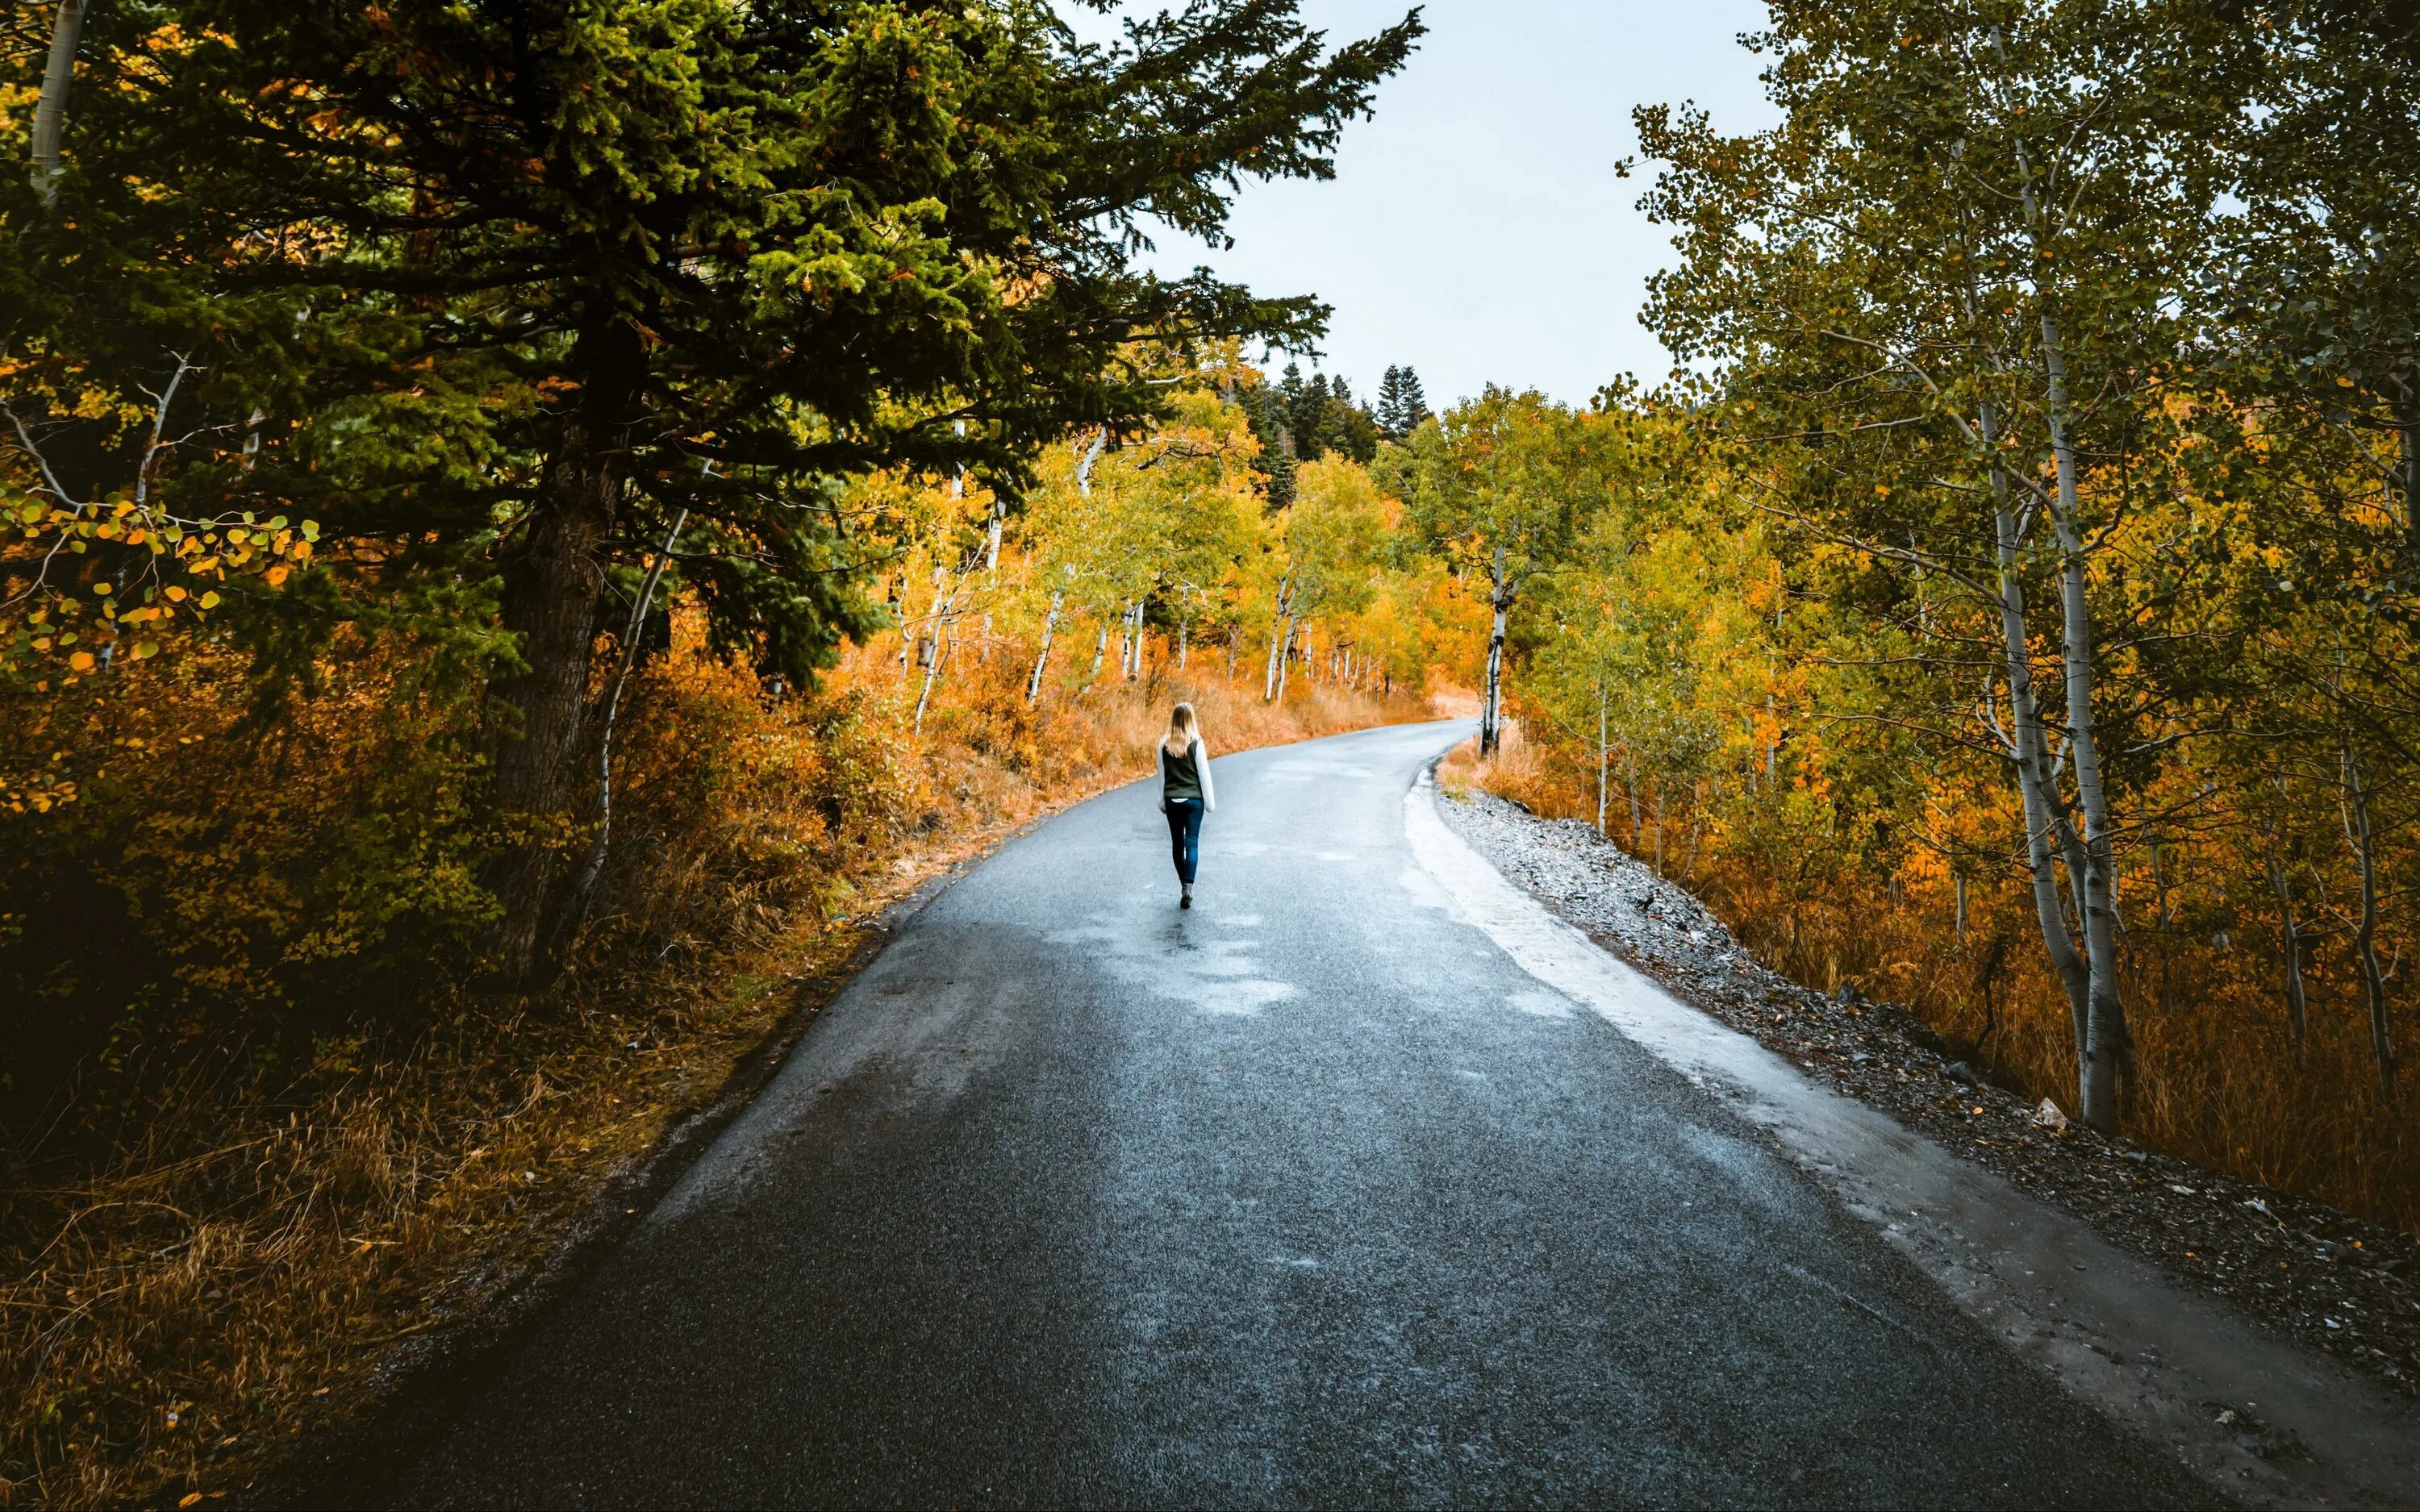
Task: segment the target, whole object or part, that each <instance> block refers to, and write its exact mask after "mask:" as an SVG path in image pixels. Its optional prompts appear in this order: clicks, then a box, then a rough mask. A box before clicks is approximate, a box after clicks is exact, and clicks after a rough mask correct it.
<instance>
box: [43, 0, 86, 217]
mask: <svg viewBox="0 0 2420 1512" xmlns="http://www.w3.org/2000/svg"><path fill="white" fill-rule="evenodd" d="M84 8H85V0H59V14H58V20H57V22H56V23H55V24H54V26H53V27H52V28H51V55H50V60H49V61H48V63H46V64H45V65H44V67H43V69H42V92H41V95H40V96H39V98H38V99H37V100H35V102H34V143H33V147H34V150H33V162H34V192H35V193H37V194H39V195H40V196H41V200H42V205H43V207H44V208H49V207H50V206H52V205H54V204H55V203H56V202H57V200H58V197H59V176H60V175H61V174H63V173H65V172H66V171H67V164H66V162H65V160H64V158H63V156H62V148H61V146H60V143H61V140H62V138H63V137H64V136H65V134H66V131H67V121H68V90H69V89H70V87H72V86H73V85H74V84H75V55H76V47H77V44H78V43H79V42H80V41H81V40H82V39H83V37H84Z"/></svg>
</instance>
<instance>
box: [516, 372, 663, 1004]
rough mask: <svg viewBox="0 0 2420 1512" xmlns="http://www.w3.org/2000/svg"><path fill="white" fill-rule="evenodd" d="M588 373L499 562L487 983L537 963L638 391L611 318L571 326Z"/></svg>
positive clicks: (538, 969)
mask: <svg viewBox="0 0 2420 1512" xmlns="http://www.w3.org/2000/svg"><path fill="white" fill-rule="evenodd" d="M581 346H582V347H583V348H585V349H587V350H588V352H589V353H590V354H591V361H589V362H587V363H582V364H581V365H582V366H583V367H585V368H586V369H587V371H588V373H589V375H590V377H589V379H588V382H587V383H586V384H585V385H583V392H582V397H581V401H580V408H579V410H578V412H577V413H576V414H575V415H574V416H573V417H572V420H571V423H570V424H569V425H568V426H567V427H566V432H565V435H564V438H563V441H562V444H561V445H560V446H559V447H558V449H557V450H556V452H555V455H553V456H552V457H551V459H550V460H549V461H548V464H547V468H546V471H545V473H544V474H543V476H542V477H541V479H540V482H539V485H538V491H537V496H536V498H535V500H533V501H532V503H531V507H530V516H529V521H528V525H527V527H526V533H525V534H524V536H523V538H522V540H521V543H520V550H519V551H518V552H517V553H516V554H515V555H514V556H512V557H511V558H510V559H508V561H507V562H506V563H505V567H504V628H505V629H506V630H509V631H511V632H512V633H513V634H514V635H515V636H517V637H518V638H519V640H520V654H521V660H522V662H523V663H525V665H526V670H525V671H522V672H520V674H518V675H516V676H513V677H508V678H504V679H502V680H500V681H499V682H498V683H497V684H496V685H495V687H493V689H492V690H491V691H492V694H493V696H494V698H495V699H496V701H497V702H501V703H503V704H504V706H505V707H507V708H509V709H511V710H512V711H513V714H514V715H515V716H517V718H516V720H515V721H514V723H513V725H512V727H511V728H509V729H507V730H506V731H505V733H504V739H503V740H502V741H500V742H499V744H498V748H497V751H496V765H495V772H494V775H493V776H492V778H491V779H489V788H488V795H489V801H490V802H491V803H492V804H493V805H494V807H495V809H496V810H497V812H498V814H499V815H500V816H501V817H503V818H504V819H505V820H506V821H507V823H509V824H513V825H517V826H518V827H520V830H521V834H520V838H519V840H518V842H517V843H516V844H514V845H513V847H512V848H511V849H509V850H507V851H505V852H504V854H502V855H500V856H498V857H497V858H496V860H495V861H494V863H493V864H492V865H491V866H490V868H489V874H488V879H487V880H488V883H489V887H491V888H493V889H494V891H495V894H496V901H497V902H498V903H501V904H502V905H503V907H504V915H503V917H502V918H499V919H497V921H496V923H495V924H494V925H493V926H492V928H491V929H490V931H489V937H488V940H487V946H488V954H489V964H490V965H491V966H492V968H493V970H494V972H495V975H496V978H497V980H499V982H500V983H501V984H503V985H505V986H508V987H525V986H528V985H530V984H531V983H532V982H533V981H534V980H536V979H537V978H539V977H540V976H541V975H542V973H543V968H544V963H542V962H540V961H539V960H538V958H537V956H538V951H537V942H538V940H539V938H540V937H541V934H542V931H543V927H544V925H545V922H546V915H547V905H548V903H549V900H550V898H551V894H552V892H553V891H554V879H555V875H556V872H558V870H559V868H560V863H561V861H562V858H563V847H562V844H561V841H562V837H561V836H560V835H559V834H557V833H555V830H556V829H557V828H558V827H559V823H560V821H561V820H562V819H563V818H564V816H565V810H566V806H567V804H568V802H569V799H570V796H571V787H572V780H573V779H574V777H575V776H576V775H577V773H578V768H579V763H580V736H581V726H582V722H583V718H584V716H585V714H586V712H587V702H588V672H589V665H588V663H589V656H590V655H591V652H592V649H593V647H594V646H595V643H596V640H597V600H598V597H599V594H600V592H601V590H602V589H603V587H604V579H605V562H606V553H607V551H608V549H609V548H610V545H611V542H612V539H613V525H614V517H615V515H616V514H617V512H618V507H619V504H620V501H621V489H622V460H623V454H624V451H625V448H626V446H627V444H628V429H629V424H630V420H631V409H632V406H633V404H634V401H635V399H636V396H637V392H638V372H639V363H640V351H639V344H638V336H637V333H636V332H633V331H632V330H630V328H629V327H628V325H624V324H617V325H615V326H613V327H611V328H608V329H606V330H604V331H600V332H590V333H589V334H587V335H585V336H583V337H582V341H581Z"/></svg>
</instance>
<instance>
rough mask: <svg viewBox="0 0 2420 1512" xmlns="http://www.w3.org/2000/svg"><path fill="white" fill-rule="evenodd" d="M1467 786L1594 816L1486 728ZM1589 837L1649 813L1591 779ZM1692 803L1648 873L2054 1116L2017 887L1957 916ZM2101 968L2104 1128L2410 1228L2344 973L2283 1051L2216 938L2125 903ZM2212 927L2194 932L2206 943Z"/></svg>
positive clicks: (1677, 815) (2406, 1112)
mask: <svg viewBox="0 0 2420 1512" xmlns="http://www.w3.org/2000/svg"><path fill="white" fill-rule="evenodd" d="M1471 780H1475V781H1476V782H1477V783H1478V784H1479V785H1481V786H1482V787H1484V788H1486V789H1487V790H1488V791H1490V792H1494V793H1497V794H1500V795H1504V796H1506V797H1511V798H1515V799H1517V800H1519V801H1520V802H1522V803H1524V804H1526V805H1527V806H1528V807H1529V808H1530V809H1531V810H1535V811H1536V812H1538V813H1541V814H1544V815H1547V816H1549V817H1553V818H1560V819H1577V820H1581V821H1583V822H1587V823H1590V824H1593V823H1594V822H1595V819H1596V812H1597V808H1596V773H1595V769H1594V767H1593V765H1592V764H1590V762H1589V760H1588V759H1587V757H1586V755H1585V754H1584V753H1581V752H1579V751H1577V750H1576V749H1573V748H1560V747H1557V746H1554V745H1551V744H1548V743H1544V742H1539V741H1535V740H1529V739H1525V738H1524V737H1523V735H1522V733H1521V732H1520V730H1519V728H1518V727H1517V726H1516V727H1514V728H1513V729H1512V730H1511V731H1510V732H1508V736H1507V738H1506V740H1505V742H1504V744H1503V748H1502V750H1501V752H1500V753H1499V755H1498V757H1497V759H1496V760H1494V761H1492V762H1490V763H1487V764H1484V765H1483V766H1478V767H1475V768H1473V771H1472V777H1471ZM1610 789H1611V791H1610V802H1609V803H1608V804H1607V825H1606V828H1607V831H1608V834H1609V835H1610V837H1611V838H1612V839H1614V840H1616V841H1620V842H1621V843H1622V844H1623V845H1624V846H1625V847H1626V848H1628V849H1629V850H1631V852H1632V854H1634V855H1636V856H1639V858H1640V859H1642V860H1643V859H1648V858H1649V857H1651V856H1652V855H1654V854H1655V847H1656V842H1657V838H1658V837H1657V835H1656V832H1655V829H1654V824H1653V820H1652V806H1651V805H1647V804H1642V810H1645V812H1646V814H1647V818H1646V823H1645V825H1643V827H1642V829H1641V830H1640V831H1638V832H1636V833H1634V832H1633V831H1632V829H1631V827H1630V826H1631V807H1630V795H1629V794H1628V793H1627V792H1626V791H1625V790H1624V789H1623V788H1622V787H1621V783H1620V776H1619V773H1616V774H1614V777H1613V780H1612V782H1611V783H1610ZM1750 839H1751V837H1744V836H1742V835H1740V834H1737V833H1735V832H1732V831H1730V830H1727V829H1725V828H1723V827H1722V826H1720V825H1715V824H1713V823H1710V822H1708V821H1707V820H1706V819H1705V817H1704V816H1702V815H1701V814H1699V813H1697V812H1695V811H1688V810H1680V811H1675V812H1670V813H1668V814H1667V815H1666V821H1665V825H1664V828H1663V832H1662V835H1661V844H1662V854H1663V856H1664V869H1665V871H1666V872H1667V873H1668V875H1670V876H1672V877H1674V878H1675V879H1676V880H1678V881H1680V882H1681V883H1683V885H1684V886H1686V887H1689V888H1690V889H1691V890H1692V891H1694V892H1695V893H1697V894H1698V896H1699V897H1700V898H1701V899H1703V900H1704V901H1705V903H1707V905H1708V906H1709V907H1711V908H1713V909H1714V912H1715V913H1716V915H1717V916H1719V917H1720V918H1722V920H1723V922H1724V924H1725V925H1726V926H1727V927H1728V928H1730V931H1731V933H1732V934H1733V935H1734V936H1735V937H1736V938H1738V939H1739V940H1740V942H1741V943H1742V944H1744V945H1745V946H1746V947H1748V949H1751V950H1753V951H1755V952H1756V954H1757V955H1758V957H1759V958H1760V959H1761V960H1762V961H1764V962H1765V964H1768V965H1770V966H1772V967H1773V968H1774V969H1776V970H1777V971H1779V972H1781V973H1782V974H1783V975H1785V976H1787V977H1789V978H1790V979H1791V980H1794V981H1797V982H1799V983H1801V984H1802V985H1805V986H1808V987H1814V988H1818V989H1821V990H1824V991H1830V990H1832V989H1834V988H1836V987H1837V986H1838V985H1839V984H1840V983H1842V982H1850V983H1854V984H1855V985H1856V986H1857V987H1858V988H1859V990H1861V991H1863V992H1866V993H1868V994H1869V995H1873V996H1875V997H1879V998H1884V999H1886V1000H1889V1001H1894V1002H1899V1003H1903V1004H1905V1005H1907V1006H1908V1007H1910V1008H1912V1009H1914V1010H1915V1011H1916V1012H1917V1013H1918V1014H1920V1015H1921V1016H1922V1017H1923V1018H1924V1019H1925V1020H1926V1021H1927V1022H1928V1023H1930V1024H1931V1025H1932V1026H1934V1027H1935V1028H1936V1029H1938V1030H1940V1031H1941V1033H1942V1034H1943V1035H1944V1036H1945V1037H1947V1038H1948V1039H1949V1040H1950V1041H1953V1043H1954V1044H1955V1045H1956V1046H1957V1047H1958V1050H1959V1053H1960V1054H1961V1055H1962V1056H1964V1057H1968V1058H1970V1059H1973V1060H1975V1061H1977V1062H1978V1063H1979V1064H1982V1065H1985V1066H1988V1067H1990V1068H1991V1069H1993V1071H1994V1072H1997V1073H1999V1075H2000V1076H2001V1077H2002V1078H2003V1079H2004V1080H2007V1081H2009V1083H2010V1084H2011V1085H2014V1086H2016V1087H2018V1088H2022V1089H2023V1090H2024V1093H2025V1095H2027V1096H2028V1097H2048V1098H2051V1099H2053V1100H2055V1101H2056V1102H2057V1103H2060V1104H2061V1105H2062V1106H2064V1107H2067V1108H2069V1109H2072V1108H2073V1107H2074V1091H2075V1048H2074V1038H2073V1033H2072V1030H2071V1027H2070V1023H2069V1018H2068V1010H2067V1002H2066V997H2065V995H2064V992H2063V991H2062V989H2061V988H2060V986H2059V984H2058V982H2057V980H2056V979H2055V977H2054V976H2053V974H2052V972H2051V969H2050V966H2049V964H2048V961H2047V958H2046V957H2045V955H2044V953H2043V950H2042V945H2041V937H2040V927H2039V925H2038V924H2037V923H2036V921H2035V916H2034V911H2033V901H2032V898H2031V896H2030V894H2029V893H2028V892H2027V891H2026V890H2025V889H2024V888H2023V887H2020V886H2019V885H2018V884H2017V881H2016V880H2015V879H2013V878H2009V877H2000V878H1991V877H1978V878H1973V879H1970V881H1969V884H1968V887H1967V899H1966V917H1965V922H1964V927H1963V929H1961V928H1960V924H1959V916H1958V905H1957V899H1956V894H1955V884H1954V883H1953V882H1952V881H1951V880H1950V879H1949V878H1948V877H1947V876H1946V875H1939V874H1928V873H1927V872H1920V871H1917V870H1916V869H1910V870H1908V871H1907V872H1901V873H1900V874H1897V875H1883V876H1878V875H1875V874H1873V873H1872V872H1870V871H1868V870H1866V869H1865V868H1863V867H1861V866H1859V865H1858V864H1856V863H1855V859H1854V857H1844V856H1832V855H1825V854H1823V853H1822V852H1821V851H1820V850H1818V849H1815V848H1813V847H1801V848H1800V849H1799V850H1798V851H1797V852H1796V853H1794V854H1792V855H1791V856H1786V857H1784V858H1781V859H1779V860H1778V861H1777V860H1776V856H1774V855H1773V854H1772V850H1771V848H1770V847H1766V846H1759V845H1754V844H1751V843H1749V841H1750ZM2129 917H2130V918H2131V919H2132V927H2131V929H2130V931H2129V933H2128V934H2127V936H2126V940H2125V948H2124V954H2123V959H2122V963H2121V969H2122V973H2123V991H2124V995H2125V1000H2126V1003H2127V1006H2128V1012H2129V1016H2130V1021H2131V1024H2132V1026H2133V1036H2134V1059H2133V1069H2132V1071H2131V1072H2130V1073H2129V1074H2128V1075H2127V1076H2126V1078H2125V1080H2124V1091H2123V1097H2122V1105H2121V1114H2122V1119H2123V1124H2124V1128H2125V1131H2126V1133H2127V1134H2129V1135H2130V1136H2132V1137H2133V1138H2135V1139H2137V1140H2139V1141H2141V1142H2142V1143H2144V1144H2147V1145H2149V1146H2151V1147H2153V1148H2155V1149H2160V1150H2163V1151H2164V1152H2166V1153H2168V1154H2171V1155H2174V1156H2177V1157H2179V1158H2180V1159H2183V1160H2189V1161H2192V1162H2194V1163H2195V1164H2197V1165H2205V1166H2208V1167H2210V1168H2211V1169H2214V1170H2220V1171H2224V1172H2226V1173H2227V1174H2229V1175H2232V1176H2237V1177H2242V1178H2243V1179H2245V1180H2254V1181H2259V1182H2262V1183H2265V1184H2267V1185H2270V1186H2273V1187H2276V1188H2278V1189H2280V1190H2283V1191H2288V1192H2294V1193H2300V1194H2303V1195H2305V1196H2313V1197H2317V1198H2319V1200H2321V1201H2324V1202H2328V1203H2331V1204H2333V1205H2335V1206H2336V1207H2339V1208H2342V1209H2344V1210H2346V1211H2350V1212H2353V1213H2357V1214H2359V1215H2361V1216H2362V1217H2365V1218H2367V1219H2370V1220H2371V1221H2373V1222H2377V1223H2381V1224H2388V1225H2392V1226H2395V1227H2399V1228H2402V1229H2404V1230H2406V1231H2407V1232H2414V1233H2420V1100H2415V1099H2413V1098H2411V1097H2405V1098H2402V1099H2400V1100H2393V1099H2389V1098H2387V1097H2385V1096H2383V1095H2381V1092H2380V1090H2379V1087H2378V1082H2377V1077H2376V1072H2375V1070H2374V1068H2373V1066H2372V1063H2371V1058H2370V1050H2369V1041H2368V1031H2367V1028H2366V1012H2367V1009H2366V999H2365V997H2364V995H2363V988H2362V984H2361V982H2360V980H2358V978H2356V977H2355V976H2353V975H2352V974H2351V972H2350V971H2349V970H2348V969H2347V967H2346V963H2345V962H2344V961H2343V960H2342V959H2341V958H2338V959H2336V960H2334V961H2330V960H2328V959H2325V958H2321V959H2319V960H2315V961H2313V962H2312V963H2310V964H2308V966H2307V968H2306V976H2305V980H2306V982H2307V985H2308V989H2309V1005H2310V1007H2309V1011H2310V1035H2309V1038H2308V1040H2307V1041H2306V1042H2305V1044H2304V1047H2303V1049H2302V1053H2301V1054H2300V1055H2299V1056H2298V1055H2297V1054H2296V1052H2295V1049H2294V1046H2293V1043H2292V1041H2291V1039H2290V1038H2289V1036H2288V1032H2287V1026H2286V1014H2285V1008H2284V1005H2283V1002H2282V997H2281V993H2280V989H2279V985H2278V976H2277V968H2276V966H2275V964H2274V963H2273V961H2271V960H2270V959H2268V957H2267V956H2266V955H2265V954H2264V953H2263V952H2261V951H2258V950H2255V949H2246V948H2245V947H2244V942H2242V941H2240V940H2236V939H2234V938H2232V937H2230V936H2227V935H2226V934H2225V933H2219V932H2215V931H2212V932H2209V933H2205V932H2203V931H2201V930H2191V929H2188V928H2187V927H2185V925H2184V924H2183V923H2182V921H2181V920H2180V919H2175V918H2171V919H2169V920H2167V921H2165V922H2163V920H2162V918H2161V916H2160V915H2159V914H2158V913H2157V912H2155V911H2154V910H2152V909H2150V908H2148V907H2139V908H2134V909H2132V910H2131V911H2130V914H2129ZM2213 935H2215V936H2216V937H2215V938H2213Z"/></svg>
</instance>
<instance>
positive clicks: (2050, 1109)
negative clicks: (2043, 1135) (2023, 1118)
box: [2034, 1098, 2067, 1134]
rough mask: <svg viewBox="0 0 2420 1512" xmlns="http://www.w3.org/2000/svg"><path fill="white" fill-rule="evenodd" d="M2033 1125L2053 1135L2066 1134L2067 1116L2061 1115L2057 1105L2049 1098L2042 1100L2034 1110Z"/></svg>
mask: <svg viewBox="0 0 2420 1512" xmlns="http://www.w3.org/2000/svg"><path fill="white" fill-rule="evenodd" d="M2034 1123H2035V1124H2036V1125H2037V1126H2038V1127H2040V1128H2043V1129H2048V1130H2049V1131H2050V1132H2051V1133H2053V1134H2065V1133H2067V1115H2066V1114H2064V1113H2061V1112H2060V1111H2059V1110H2058V1104H2057V1103H2054V1102H2052V1101H2051V1100H2050V1099H2049V1098H2043V1099H2042V1100H2041V1106H2040V1107H2038V1108H2036V1109H2034Z"/></svg>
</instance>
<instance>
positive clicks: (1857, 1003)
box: [1832, 981, 1866, 1008]
mask: <svg viewBox="0 0 2420 1512" xmlns="http://www.w3.org/2000/svg"><path fill="white" fill-rule="evenodd" d="M1832 1000H1833V1001H1834V1002H1836V1003H1838V1004H1839V1005H1840V1006H1841V1007H1842V1008H1857V1007H1861V1006H1863V1005H1864V1003H1865V1001H1866V995H1865V994H1863V993H1861V992H1859V991H1857V984H1856V983H1855V982H1854V981H1844V982H1842V983H1840V985H1839V986H1838V987H1837V988H1835V989H1833V992H1832Z"/></svg>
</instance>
